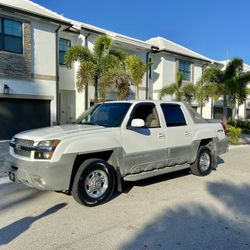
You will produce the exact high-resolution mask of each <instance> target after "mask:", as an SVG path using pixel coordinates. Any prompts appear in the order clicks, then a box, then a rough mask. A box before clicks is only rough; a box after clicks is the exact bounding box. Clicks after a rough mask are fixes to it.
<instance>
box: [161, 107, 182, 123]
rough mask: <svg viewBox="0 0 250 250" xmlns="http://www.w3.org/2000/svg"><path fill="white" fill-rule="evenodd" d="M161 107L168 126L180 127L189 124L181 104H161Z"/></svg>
mask: <svg viewBox="0 0 250 250" xmlns="http://www.w3.org/2000/svg"><path fill="white" fill-rule="evenodd" d="M161 108H162V111H163V114H164V117H165V121H166V124H167V126H168V127H178V126H185V125H187V123H186V120H185V117H184V115H183V112H182V110H181V107H180V105H178V104H161Z"/></svg>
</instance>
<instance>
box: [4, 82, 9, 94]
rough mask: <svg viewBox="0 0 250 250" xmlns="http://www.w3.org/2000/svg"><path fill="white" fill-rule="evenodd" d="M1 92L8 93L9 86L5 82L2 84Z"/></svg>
mask: <svg viewBox="0 0 250 250" xmlns="http://www.w3.org/2000/svg"><path fill="white" fill-rule="evenodd" d="M3 93H4V94H5V95H8V94H9V93H10V87H9V86H8V85H7V84H4V85H3Z"/></svg>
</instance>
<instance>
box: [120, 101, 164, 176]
mask: <svg viewBox="0 0 250 250" xmlns="http://www.w3.org/2000/svg"><path fill="white" fill-rule="evenodd" d="M133 119H143V120H144V122H145V127H142V128H131V126H130V125H131V121H132V120H133ZM121 133H122V144H123V149H124V174H125V175H126V174H136V173H140V172H144V171H150V170H153V169H158V168H162V167H164V166H165V165H166V159H167V141H166V135H165V129H164V128H163V127H162V124H161V122H160V120H159V115H158V111H157V108H156V106H155V104H154V103H139V104H137V105H135V107H134V108H133V110H132V112H131V115H130V118H129V121H128V122H127V124H126V126H125V127H123V128H122V131H121Z"/></svg>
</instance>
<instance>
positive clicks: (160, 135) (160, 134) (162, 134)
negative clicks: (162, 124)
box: [158, 133, 166, 139]
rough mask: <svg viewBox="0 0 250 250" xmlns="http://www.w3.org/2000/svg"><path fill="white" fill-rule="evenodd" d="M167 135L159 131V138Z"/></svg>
mask: <svg viewBox="0 0 250 250" xmlns="http://www.w3.org/2000/svg"><path fill="white" fill-rule="evenodd" d="M165 137H166V135H165V134H164V133H159V134H158V138H159V139H164V138H165Z"/></svg>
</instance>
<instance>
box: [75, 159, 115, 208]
mask: <svg viewBox="0 0 250 250" xmlns="http://www.w3.org/2000/svg"><path fill="white" fill-rule="evenodd" d="M114 188H115V173H114V169H113V167H111V166H110V165H109V164H108V163H107V162H106V161H104V160H101V159H89V160H86V161H84V162H83V163H82V164H81V166H80V167H79V169H78V171H77V173H76V176H75V179H74V183H73V187H72V196H73V198H74V199H75V200H76V201H77V202H78V203H80V204H81V205H85V206H97V205H100V204H102V203H105V202H107V201H108V200H109V199H110V198H111V196H112V194H113V192H114Z"/></svg>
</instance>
